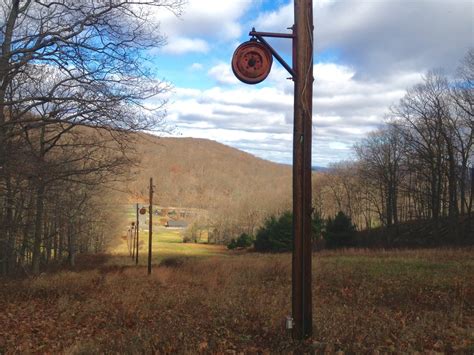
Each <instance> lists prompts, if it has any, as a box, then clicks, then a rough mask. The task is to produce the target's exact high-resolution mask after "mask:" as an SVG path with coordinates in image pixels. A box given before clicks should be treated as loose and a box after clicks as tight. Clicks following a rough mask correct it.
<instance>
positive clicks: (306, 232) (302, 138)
mask: <svg viewBox="0 0 474 355" xmlns="http://www.w3.org/2000/svg"><path fill="white" fill-rule="evenodd" d="M294 11H295V26H294V28H293V31H294V35H295V38H294V40H293V69H294V72H295V78H294V80H295V93H294V94H295V101H294V131H293V235H294V245H293V257H292V266H293V267H292V273H293V275H292V280H293V282H292V292H293V295H292V296H293V302H292V308H293V309H292V311H293V319H294V327H293V337H294V338H295V339H304V338H308V337H310V336H311V335H312V332H313V321H312V292H311V258H312V251H311V144H312V99H313V9H312V0H295V1H294Z"/></svg>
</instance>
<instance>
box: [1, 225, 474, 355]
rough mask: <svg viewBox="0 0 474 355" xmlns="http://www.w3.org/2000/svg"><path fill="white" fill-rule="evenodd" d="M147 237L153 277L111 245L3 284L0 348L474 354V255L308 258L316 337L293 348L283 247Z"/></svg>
mask: <svg viewBox="0 0 474 355" xmlns="http://www.w3.org/2000/svg"><path fill="white" fill-rule="evenodd" d="M141 237H142V238H143V239H145V235H142V236H141ZM165 241H167V242H165ZM154 243H156V244H157V248H156V252H157V253H156V255H155V256H154V262H155V264H156V265H155V266H154V268H153V272H152V275H151V276H147V275H146V267H145V266H143V262H144V261H145V258H144V255H140V260H141V266H138V267H135V266H134V265H132V263H131V260H130V259H129V258H127V257H126V256H123V255H121V253H123V252H124V251H125V253H126V251H127V249H126V246H125V249H123V248H124V246H123V245H116V246H115V247H114V248H115V249H114V250H113V253H111V254H110V255H99V256H88V257H87V256H86V257H85V256H83V257H81V258H79V259H78V270H77V271H62V272H57V273H52V274H47V275H42V276H40V277H38V278H35V279H26V280H22V281H18V280H17V281H5V280H4V281H2V282H1V284H0V286H1V287H0V307H1V308H0V309H2V311H3V312H1V313H0V324H2V325H3V326H2V327H0V353H3V352H7V353H15V352H16V353H29V352H38V353H43V352H50V353H57V352H65V353H77V354H89V353H103V352H107V353H114V352H119V353H143V352H145V353H150V352H157V353H189V354H195V353H197V352H201V353H238V352H241V351H245V352H247V353H281V352H284V353H285V352H286V353H287V352H291V351H295V350H300V351H306V352H313V353H324V352H326V353H332V352H335V351H339V350H342V351H345V352H349V353H354V352H356V353H361V352H362V353H363V352H369V351H378V352H379V353H387V352H392V353H393V352H415V351H418V352H430V353H432V352H448V353H449V352H450V353H453V352H454V353H473V352H474V345H473V344H474V258H473V252H474V251H473V250H419V251H390V252H382V251H380V252H374V251H352V250H348V251H340V252H322V253H317V254H315V255H314V259H313V278H314V279H313V299H314V309H313V315H314V336H313V338H312V339H309V340H307V341H305V342H302V343H299V342H293V341H292V340H291V337H290V335H289V334H288V332H287V331H286V330H285V329H284V328H283V319H284V318H285V316H286V315H288V314H290V309H291V303H290V302H291V298H290V297H291V279H290V269H291V256H290V255H289V254H281V255H262V254H256V253H243V252H238V253H231V252H228V251H225V250H224V249H222V248H220V247H213V246H208V245H204V244H202V245H199V244H198V245H192V244H182V243H179V238H178V235H177V234H174V233H171V232H170V233H169V234H165V233H164V231H162V233H158V234H157V242H156V241H155V240H154ZM183 256H184V257H185V258H183ZM170 258H172V259H170ZM177 258H178V259H177ZM180 258H181V259H180ZM163 260H166V261H165V262H163V263H162V265H161V266H158V263H159V262H160V261H163ZM170 260H171V261H173V260H174V262H170ZM177 261H180V262H177ZM165 264H166V265H168V266H164V265H165Z"/></svg>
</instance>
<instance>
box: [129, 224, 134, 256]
mask: <svg viewBox="0 0 474 355" xmlns="http://www.w3.org/2000/svg"><path fill="white" fill-rule="evenodd" d="M130 240H131V243H132V252H131V253H130V257H131V258H132V260H133V258H134V257H135V222H132V226H131V232H130Z"/></svg>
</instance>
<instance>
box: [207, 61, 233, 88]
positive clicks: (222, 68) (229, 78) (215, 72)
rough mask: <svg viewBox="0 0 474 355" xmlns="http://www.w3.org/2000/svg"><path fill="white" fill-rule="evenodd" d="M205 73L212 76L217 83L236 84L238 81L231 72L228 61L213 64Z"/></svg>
mask: <svg viewBox="0 0 474 355" xmlns="http://www.w3.org/2000/svg"><path fill="white" fill-rule="evenodd" d="M207 74H208V75H209V76H210V77H211V78H213V79H214V80H215V81H216V82H217V83H218V84H223V85H227V84H238V83H239V82H240V81H239V80H237V78H236V77H235V75H234V73H232V69H231V67H230V64H228V63H219V64H216V65H214V66H213V67H212V68H211V69H209V71H208V72H207Z"/></svg>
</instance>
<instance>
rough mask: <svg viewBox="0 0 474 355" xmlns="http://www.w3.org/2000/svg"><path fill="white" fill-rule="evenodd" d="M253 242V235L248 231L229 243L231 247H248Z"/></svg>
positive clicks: (228, 246)
mask: <svg viewBox="0 0 474 355" xmlns="http://www.w3.org/2000/svg"><path fill="white" fill-rule="evenodd" d="M252 244H253V237H252V236H251V235H248V234H247V233H242V234H241V235H240V237H238V238H237V239H232V240H231V241H230V243H229V244H228V245H227V248H229V249H235V248H248V247H251V246H252Z"/></svg>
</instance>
